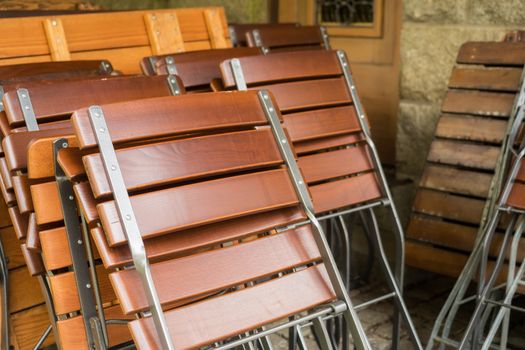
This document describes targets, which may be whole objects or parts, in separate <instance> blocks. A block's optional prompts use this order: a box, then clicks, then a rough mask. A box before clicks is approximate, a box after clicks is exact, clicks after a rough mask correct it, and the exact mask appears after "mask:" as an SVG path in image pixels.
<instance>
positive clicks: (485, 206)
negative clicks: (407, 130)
mask: <svg viewBox="0 0 525 350" xmlns="http://www.w3.org/2000/svg"><path fill="white" fill-rule="evenodd" d="M457 62H458V63H460V64H462V66H461V67H456V68H455V69H454V71H453V72H452V76H451V79H450V83H449V85H450V87H451V88H452V89H450V90H449V92H448V94H447V96H446V98H445V101H444V102H443V107H442V109H443V112H445V113H444V114H443V115H442V116H441V118H440V120H439V122H438V125H437V129H436V138H435V140H434V141H433V143H432V146H431V150H430V154H429V158H428V160H429V164H428V165H427V167H426V168H425V171H424V174H423V177H422V180H421V183H420V187H421V188H420V189H419V191H418V194H417V196H416V201H415V204H414V212H415V213H414V214H413V216H412V218H411V222H410V224H409V229H408V236H409V237H410V238H411V240H410V241H408V242H407V254H408V260H407V263H408V264H409V265H413V266H416V267H420V268H424V269H428V270H430V271H434V272H438V273H444V274H447V275H450V276H454V277H455V276H458V275H459V278H458V280H457V282H456V284H455V286H454V288H453V290H452V292H451V294H450V295H449V297H448V299H447V301H446V303H445V305H444V307H443V308H442V310H441V312H440V314H439V315H438V317H437V320H436V322H435V324H434V328H433V330H432V334H431V336H430V340H429V343H428V345H427V348H428V349H432V348H433V347H434V345H436V343H439V344H440V346H441V348H444V347H445V346H449V347H454V348H455V347H461V348H465V346H467V344H468V346H472V348H474V349H477V348H479V346H481V345H480V344H481V343H482V342H483V334H484V327H485V326H486V325H487V323H486V322H487V318H488V317H489V314H490V312H485V313H482V312H481V311H482V310H484V309H485V306H486V305H485V304H486V301H485V300H484V299H485V297H486V295H485V296H483V294H484V290H488V289H491V290H492V288H493V287H496V286H495V285H494V283H497V284H499V283H500V282H501V283H503V282H504V281H505V277H504V271H505V270H507V264H506V263H505V260H506V259H508V258H511V256H512V254H507V253H506V249H507V247H508V243H509V238H510V237H511V235H512V230H513V229H514V226H515V225H516V220H517V217H516V215H515V214H512V213H513V212H514V209H513V208H511V207H509V204H511V203H509V202H507V199H508V198H507V197H506V196H507V195H508V193H507V195H505V194H504V193H505V191H507V190H505V191H503V189H504V188H506V189H510V188H511V186H512V181H513V177H512V176H511V177H510V180H509V181H510V182H509V183H508V184H507V185H505V186H504V180H505V179H506V178H507V176H508V175H507V169H508V168H509V164H510V162H511V154H512V152H511V149H512V147H513V144H514V140H515V139H516V134H517V131H518V129H519V127H520V122H515V120H516V117H517V116H518V115H519V113H518V111H519V107H520V106H521V105H522V104H523V102H524V100H525V85H524V84H525V83H524V79H523V76H524V73H523V65H524V63H525V43H523V42H508V41H506V42H485V43H483V42H481V43H476V42H472V43H466V44H464V45H463V46H462V47H461V49H460V52H459V54H458V59H457ZM465 65H471V66H465ZM469 90H471V91H469ZM472 90H474V91H472ZM514 161H515V159H514V160H512V162H514ZM502 191H503V192H502ZM447 192H448V193H447ZM502 193H503V194H502ZM502 208H509V213H508V214H507V215H501V214H503V212H504V210H502ZM500 216H501V217H500ZM500 219H501V220H500ZM478 228H479V233H478ZM516 237H517V236H516ZM515 244H516V245H517V246H515V247H514V248H515V249H516V252H518V257H517V259H518V260H519V259H521V257H522V255H523V253H520V252H522V251H523V247H524V245H523V244H524V243H523V242H521V241H520V240H519V239H518V238H516V241H515ZM518 247H521V248H518ZM451 248H452V249H451ZM465 252H471V254H470V257H467V255H466V254H465ZM494 258H496V261H495V260H494ZM513 259H516V257H514V258H513ZM512 269H513V268H511V269H510V270H509V271H511V275H512ZM493 270H494V271H496V272H495V273H494V274H493V277H490V278H489V277H488V275H490V274H491V273H492V271H493ZM498 271H503V272H502V273H503V275H500V274H499V272H498ZM513 277H514V276H512V278H513ZM472 282H474V283H476V284H477V292H476V293H475V294H474V295H472V296H469V295H468V289H469V286H470V285H471V283H472ZM487 282H489V283H488V284H492V285H491V287H490V288H488V287H486V286H487ZM499 287H500V289H501V288H502V287H504V284H503V285H500V286H499ZM487 288H488V289H487ZM485 294H486V293H485ZM469 301H470V302H472V301H474V302H476V304H477V305H478V308H477V310H478V311H476V316H475V318H474V320H475V322H476V324H473V323H471V325H470V326H469V328H468V331H467V333H468V336H464V337H463V340H461V339H453V334H452V330H453V329H458V328H459V327H460V326H458V324H457V319H456V316H457V313H458V310H459V309H460V308H461V307H463V306H464V305H466V304H467V303H468V302H469ZM489 309H490V308H489ZM481 313H482V314H483V317H481V318H480V317H479V316H480V314H481ZM456 337H457V335H456ZM460 337H461V335H460Z"/></svg>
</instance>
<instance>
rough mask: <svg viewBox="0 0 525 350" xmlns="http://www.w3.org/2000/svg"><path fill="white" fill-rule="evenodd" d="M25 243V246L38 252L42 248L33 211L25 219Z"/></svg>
mask: <svg viewBox="0 0 525 350" xmlns="http://www.w3.org/2000/svg"><path fill="white" fill-rule="evenodd" d="M26 245H27V248H29V249H31V250H35V251H38V252H40V251H41V248H42V247H41V245H40V235H39V229H38V224H37V222H36V215H35V213H30V214H29V219H28V220H27V236H26Z"/></svg>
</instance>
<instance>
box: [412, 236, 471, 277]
mask: <svg viewBox="0 0 525 350" xmlns="http://www.w3.org/2000/svg"><path fill="white" fill-rule="evenodd" d="M405 250H406V263H407V265H408V266H412V267H416V268H418V269H422V270H426V271H432V272H435V273H439V274H441V275H445V276H449V277H453V278H455V277H457V276H459V274H460V273H461V271H462V270H463V267H464V266H465V263H466V262H467V258H468V255H465V254H461V253H458V252H454V251H450V250H444V249H440V248H437V247H432V246H431V245H428V244H424V243H419V242H414V241H407V242H406V243H405Z"/></svg>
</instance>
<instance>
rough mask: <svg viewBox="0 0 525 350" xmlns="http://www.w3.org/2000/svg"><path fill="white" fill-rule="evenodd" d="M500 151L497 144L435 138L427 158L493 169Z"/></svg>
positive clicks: (432, 160) (444, 162) (440, 161)
mask: <svg viewBox="0 0 525 350" xmlns="http://www.w3.org/2000/svg"><path fill="white" fill-rule="evenodd" d="M499 152H500V148H499V147H495V146H486V145H479V144H471V143H463V142H459V141H448V140H434V141H433V142H432V144H431V145H430V152H429V154H428V158H427V160H428V161H431V162H436V163H442V164H450V165H460V166H464V167H469V168H476V169H484V170H492V169H494V167H495V166H496V161H497V159H498V156H499Z"/></svg>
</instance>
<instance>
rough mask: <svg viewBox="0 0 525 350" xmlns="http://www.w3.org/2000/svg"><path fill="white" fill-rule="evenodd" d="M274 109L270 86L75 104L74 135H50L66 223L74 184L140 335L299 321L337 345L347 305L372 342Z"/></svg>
mask: <svg viewBox="0 0 525 350" xmlns="http://www.w3.org/2000/svg"><path fill="white" fill-rule="evenodd" d="M145 115H147V116H148V118H144V116H145ZM195 115H198V116H199V118H195ZM279 118H280V116H279V114H278V111H277V109H276V108H275V107H274V104H273V103H272V98H271V95H270V94H268V93H267V92H228V93H208V94H191V95H184V96H180V97H174V98H156V99H148V100H140V101H133V102H127V103H118V104H110V105H104V106H92V107H90V108H89V109H83V110H80V111H77V112H75V114H74V116H73V118H72V122H73V125H74V129H75V131H76V137H77V140H78V149H74V148H72V147H70V146H68V144H67V140H65V139H63V140H57V141H55V143H54V148H55V152H56V161H57V163H56V175H57V181H58V184H59V188H60V193H61V198H62V208H63V211H64V215H65V219H66V228H67V231H68V235H73V236H75V235H79V237H81V236H82V233H81V227H80V225H79V223H78V218H77V217H76V214H75V213H76V212H77V209H76V208H75V206H74V205H73V202H71V201H70V200H69V195H70V194H73V193H74V196H75V198H76V199H77V203H78V208H79V209H78V210H79V212H81V213H82V215H83V220H84V221H85V222H86V225H85V226H84V227H85V229H87V230H88V231H90V234H91V237H92V239H93V241H94V242H95V245H96V247H97V250H98V253H99V254H100V257H101V258H102V261H103V263H104V267H105V268H107V269H108V271H110V273H109V277H110V281H111V285H112V286H113V291H114V292H115V294H116V295H117V297H118V300H119V302H120V305H121V307H122V311H123V313H124V314H125V315H136V317H137V319H136V320H134V321H132V322H130V324H129V327H130V330H131V333H132V335H133V340H134V342H135V345H136V346H137V348H138V349H159V348H162V349H174V348H177V349H178V348H181V349H193V348H199V347H203V346H211V347H213V348H221V349H229V348H233V347H235V346H239V345H243V344H251V345H250V346H256V345H255V343H257V342H261V343H262V344H263V346H264V348H267V349H270V348H271V345H270V343H269V339H268V335H270V334H272V333H274V332H276V331H278V330H281V329H285V328H287V327H299V326H300V325H301V326H312V327H313V328H314V330H315V332H316V334H317V335H318V337H319V339H320V342H321V345H322V348H323V349H331V348H332V347H331V343H330V340H329V339H328V336H327V332H326V328H325V324H324V321H325V319H327V318H332V317H335V316H337V315H340V314H342V315H343V316H344V319H345V321H346V324H347V327H348V328H347V334H348V333H349V332H350V333H351V334H352V336H353V340H354V344H355V345H356V347H357V348H358V349H370V345H369V344H368V341H367V339H366V337H364V333H363V330H362V327H361V325H360V323H359V321H358V319H357V318H356V315H355V313H354V312H353V308H352V305H351V303H350V300H349V298H348V294H347V292H346V289H345V288H344V286H343V284H342V280H341V278H340V276H339V274H338V271H337V268H336V266H335V264H334V262H333V258H332V256H331V254H330V251H329V248H328V246H327V242H326V240H325V238H324V235H323V234H322V229H321V227H320V225H319V223H318V222H317V220H316V219H315V217H314V216H313V213H312V206H311V201H310V197H309V195H308V191H307V188H306V187H305V185H304V181H303V180H302V177H301V173H300V172H299V170H298V168H297V165H296V163H295V162H294V155H293V153H292V150H291V148H290V147H289V142H287V141H286V135H285V134H284V132H283V130H282V128H281V126H280V120H279ZM137 142H140V144H137ZM115 149H116V150H115ZM292 224H293V228H291V227H290V225H292ZM84 234H86V235H87V234H89V232H86V231H84ZM73 249H76V247H73ZM85 276H86V278H89V275H88V274H86V275H85ZM93 298H94V295H91V296H90V297H86V299H90V300H91V301H92V300H93ZM86 303H89V301H87V302H86ZM303 312H307V313H306V314H304V313H303ZM300 313H301V315H298V314H300ZM82 315H83V317H84V324H85V325H87V324H88V323H91V324H101V325H103V324H104V322H103V321H102V322H101V321H99V320H97V315H96V314H95V313H93V312H91V313H89V310H85V309H83V312H82ZM293 315H298V317H297V318H294V319H293V320H288V319H287V318H288V317H291V316H293ZM276 321H279V322H280V323H279V324H277V325H276V324H273V323H274V322H276ZM271 324H273V325H271ZM86 331H87V329H86ZM100 333H102V331H100Z"/></svg>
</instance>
